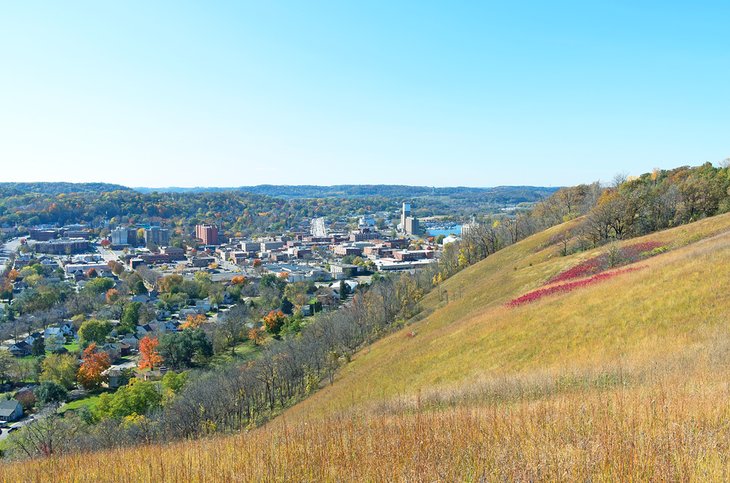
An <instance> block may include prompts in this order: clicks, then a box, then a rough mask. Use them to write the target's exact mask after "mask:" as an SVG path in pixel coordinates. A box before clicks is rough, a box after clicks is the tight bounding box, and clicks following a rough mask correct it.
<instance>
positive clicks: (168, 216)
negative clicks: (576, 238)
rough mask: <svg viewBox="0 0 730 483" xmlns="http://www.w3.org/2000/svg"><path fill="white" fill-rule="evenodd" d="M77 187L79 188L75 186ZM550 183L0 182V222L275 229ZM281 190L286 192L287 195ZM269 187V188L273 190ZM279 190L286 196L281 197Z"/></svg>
mask: <svg viewBox="0 0 730 483" xmlns="http://www.w3.org/2000/svg"><path fill="white" fill-rule="evenodd" d="M74 187H77V188H78V189H74ZM555 190H556V189H555V188H539V187H499V188H428V187H410V186H340V187H311V186H310V187H251V188H241V189H235V190H225V191H216V190H209V191H203V192H200V191H198V192H184V193H183V192H164V193H158V192H155V191H152V192H139V191H132V190H129V189H127V188H124V187H121V186H117V185H103V184H99V185H93V186H86V185H65V186H51V185H48V186H44V185H43V184H38V185H36V184H17V183H13V184H7V183H6V184H2V183H0V224H2V225H7V226H16V225H20V226H31V225H35V224H60V225H63V224H68V223H91V224H99V223H101V222H102V221H106V220H111V221H112V222H114V223H120V224H122V223H161V222H162V223H165V224H167V225H169V226H175V227H183V228H182V229H180V228H176V229H175V233H174V234H173V237H174V238H175V239H176V240H178V243H179V239H180V236H181V235H184V234H185V233H186V232H189V230H190V227H192V226H193V225H195V224H198V223H203V222H210V221H211V220H214V221H215V222H216V223H217V224H218V225H219V226H222V227H224V230H226V231H227V232H229V233H231V234H233V233H238V234H239V235H251V234H255V233H274V232H280V231H282V230H285V229H287V228H291V227H293V226H296V224H297V223H298V222H301V221H302V220H303V219H307V218H314V217H318V216H328V217H333V218H338V217H339V218H342V217H345V216H348V215H352V214H366V213H372V212H378V211H389V210H397V209H398V206H399V203H400V202H401V201H402V200H403V199H414V198H415V199H418V200H419V202H418V203H416V204H415V210H416V211H415V213H416V215H418V216H429V215H433V214H443V213H444V212H449V213H452V214H454V215H459V214H461V215H471V214H474V213H479V212H485V211H491V212H497V211H498V210H499V207H501V206H506V205H514V204H518V203H525V202H527V203H530V202H536V201H540V200H541V199H544V198H546V197H548V196H550V195H551V194H552V193H553V192H554V191H555ZM287 193H288V195H287ZM272 195H273V196H272ZM285 198H286V199H285Z"/></svg>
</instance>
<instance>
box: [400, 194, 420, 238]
mask: <svg viewBox="0 0 730 483" xmlns="http://www.w3.org/2000/svg"><path fill="white" fill-rule="evenodd" d="M400 229H401V231H402V232H403V233H405V234H407V235H418V234H419V233H420V232H421V226H420V225H419V224H418V218H416V217H415V216H412V214H411V204H410V203H406V202H404V203H403V210H402V211H401V214H400Z"/></svg>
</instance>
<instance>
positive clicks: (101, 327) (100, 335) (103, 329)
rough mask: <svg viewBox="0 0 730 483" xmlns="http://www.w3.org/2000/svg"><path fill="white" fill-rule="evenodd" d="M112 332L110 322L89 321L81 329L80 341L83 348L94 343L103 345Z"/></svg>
mask: <svg viewBox="0 0 730 483" xmlns="http://www.w3.org/2000/svg"><path fill="white" fill-rule="evenodd" d="M111 331H112V325H111V324H110V323H109V321H108V320H99V319H89V320H87V321H85V322H84V323H83V324H81V327H79V341H80V342H81V345H82V346H87V345H89V344H91V343H92V342H96V343H97V344H99V345H102V344H104V342H105V341H106V337H107V336H108V335H109V333H110V332H111Z"/></svg>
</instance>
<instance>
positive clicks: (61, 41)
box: [0, 0, 730, 187]
mask: <svg viewBox="0 0 730 483" xmlns="http://www.w3.org/2000/svg"><path fill="white" fill-rule="evenodd" d="M639 4H641V6H639ZM729 5H730V4H729V3H728V2H717V3H702V2H686V3H684V4H679V3H674V2H670V1H662V2H636V1H625V2H612V1H606V2H585V1H576V2H569V3H567V2H542V1H541V2H534V3H528V2H524V3H518V2H499V3H491V2H486V1H473V2H469V1H463V2H443V1H434V2H425V1H413V2H395V1H383V2H374V1H367V2H349V1H341V0H339V1H332V2H318V1H312V2H309V1H291V2H285V1H272V2H269V1H255V2H238V1H237V2H183V1H174V2H173V1H171V2H162V1H153V2H150V1H144V2H132V1H122V2H98V1H93V2H91V1H90V2H28V1H17V2H14V1H5V2H2V3H1V4H0V167H1V168H2V169H1V172H0V180H3V181H106V182H116V183H121V184H125V185H130V186H157V187H159V186H173V185H174V186H200V185H210V186H237V185H252V184H259V183H273V184H340V183H390V184H417V185H435V186H453V185H466V186H494V185H501V184H534V185H568V184H574V183H578V182H589V181H592V180H595V179H601V180H605V181H607V180H610V179H611V178H612V177H613V175H614V174H616V173H618V172H626V173H629V174H638V173H641V172H645V171H648V170H650V169H652V168H654V167H675V166H678V165H683V164H698V163H701V162H704V161H713V162H717V161H720V160H722V159H724V158H726V157H729V156H730V87H729V86H730V35H728V21H729V20H730V7H729Z"/></svg>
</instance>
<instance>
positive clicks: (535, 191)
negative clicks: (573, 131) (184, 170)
mask: <svg viewBox="0 0 730 483" xmlns="http://www.w3.org/2000/svg"><path fill="white" fill-rule="evenodd" d="M134 189H135V190H137V191H139V192H141V193H150V192H155V191H156V192H160V193H162V192H172V193H200V192H221V191H243V192H247V193H254V194H260V195H267V196H273V197H276V198H287V199H291V198H352V197H372V196H383V197H386V198H403V199H409V198H420V197H449V198H456V199H479V200H481V201H485V200H488V201H492V202H494V203H496V204H516V203H524V202H535V201H539V200H541V199H544V198H546V197H548V196H550V195H551V194H552V193H554V192H555V191H557V190H558V189H559V188H555V187H542V186H497V187H492V188H470V187H463V186H458V187H446V188H436V187H429V186H407V185H334V186H316V185H270V184H265V185H257V186H240V187H236V188H234V187H230V188H206V187H196V188H177V187H168V188H134Z"/></svg>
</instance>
